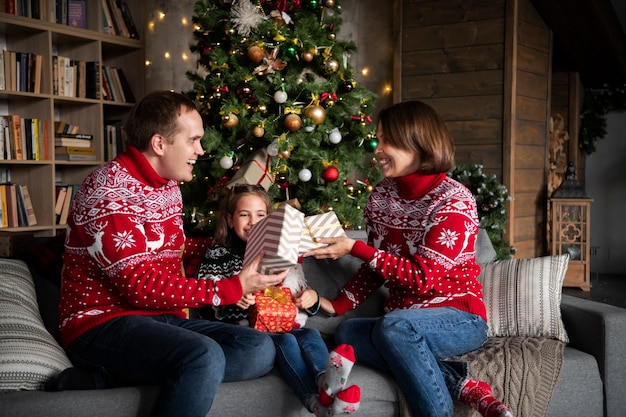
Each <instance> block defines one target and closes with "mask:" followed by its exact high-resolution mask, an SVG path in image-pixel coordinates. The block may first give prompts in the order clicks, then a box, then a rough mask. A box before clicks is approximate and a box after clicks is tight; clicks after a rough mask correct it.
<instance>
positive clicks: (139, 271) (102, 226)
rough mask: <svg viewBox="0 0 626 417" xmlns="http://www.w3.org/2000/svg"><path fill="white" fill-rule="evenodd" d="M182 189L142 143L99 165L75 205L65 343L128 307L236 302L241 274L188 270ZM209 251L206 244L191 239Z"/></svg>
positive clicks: (147, 310) (64, 300)
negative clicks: (215, 277)
mask: <svg viewBox="0 0 626 417" xmlns="http://www.w3.org/2000/svg"><path fill="white" fill-rule="evenodd" d="M184 244H185V234H184V231H183V222H182V197H181V193H180V189H179V187H178V184H177V182H176V181H172V180H166V179H164V178H162V177H161V176H159V175H158V174H157V173H156V172H155V171H154V169H153V168H152V167H151V165H150V164H149V163H148V161H147V160H146V158H145V157H144V156H143V154H142V153H141V152H139V151H138V150H137V149H136V148H133V147H130V148H129V149H128V151H127V152H125V153H123V154H120V155H118V156H117V157H116V158H115V159H114V160H113V161H110V162H108V163H106V164H105V165H103V166H101V167H99V168H98V169H96V170H94V171H93V172H92V173H91V174H90V175H89V176H88V177H87V178H86V179H85V180H84V182H83V183H82V185H81V186H80V187H79V189H78V191H77V193H76V195H75V196H74V200H73V202H72V208H71V210H70V216H69V218H68V224H67V236H66V239H65V252H64V254H63V262H64V269H63V284H62V288H61V299H60V303H59V317H60V325H59V328H60V331H61V343H62V345H63V346H67V345H69V344H70V343H71V342H72V341H73V340H74V339H75V338H76V337H77V336H79V335H80V334H82V333H84V332H85V331H87V330H89V329H92V328H93V327H95V326H98V325H100V324H103V323H106V322H108V321H109V320H111V319H113V318H116V317H120V316H125V315H131V314H135V315H146V316H148V315H161V314H172V315H175V316H178V317H185V316H186V311H185V310H184V309H185V308H189V307H201V306H207V305H221V304H233V303H236V302H237V301H238V300H239V299H240V298H241V296H242V288H241V283H240V281H239V279H238V277H236V276H235V277H233V278H231V279H224V280H220V281H212V280H208V279H195V278H187V277H186V276H185V275H184V273H183V270H182V260H181V252H182V250H183V247H184ZM190 249H192V250H193V251H194V252H195V253H186V254H185V256H197V257H198V258H199V257H201V256H202V255H204V251H205V250H206V248H204V247H195V246H194V247H193V248H189V247H188V248H185V250H186V251H188V250H190Z"/></svg>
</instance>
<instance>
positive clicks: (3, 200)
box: [0, 184, 9, 227]
mask: <svg viewBox="0 0 626 417" xmlns="http://www.w3.org/2000/svg"><path fill="white" fill-rule="evenodd" d="M8 211H9V210H8V204H7V191H6V185H5V184H0V227H9V216H8Z"/></svg>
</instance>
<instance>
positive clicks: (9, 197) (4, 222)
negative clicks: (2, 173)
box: [0, 183, 37, 228]
mask: <svg viewBox="0 0 626 417" xmlns="http://www.w3.org/2000/svg"><path fill="white" fill-rule="evenodd" d="M36 224H37V216H36V215H35V209H34V207H33V202H32V200H31V197H30V192H29V191H28V187H27V186H26V185H20V184H11V183H6V184H0V227H2V228H5V227H24V226H35V225H36Z"/></svg>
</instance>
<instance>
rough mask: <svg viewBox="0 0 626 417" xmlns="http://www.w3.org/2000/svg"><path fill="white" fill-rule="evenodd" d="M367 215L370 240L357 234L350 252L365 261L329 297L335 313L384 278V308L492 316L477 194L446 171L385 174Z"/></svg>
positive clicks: (366, 294)
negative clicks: (478, 252)
mask: <svg viewBox="0 0 626 417" xmlns="http://www.w3.org/2000/svg"><path fill="white" fill-rule="evenodd" d="M365 219H366V228H367V235H368V244H365V243H364V242H362V241H357V242H356V244H355V245H354V247H353V248H352V252H351V254H352V255H353V256H356V257H358V258H360V259H363V261H364V262H363V264H362V266H361V268H360V269H359V271H358V272H357V273H356V275H355V276H354V277H353V278H352V279H351V280H350V281H349V282H348V283H347V284H346V286H345V287H344V288H343V289H342V291H341V293H340V294H339V296H338V297H337V299H335V300H333V301H332V304H333V306H334V308H335V310H336V312H337V314H339V315H340V314H343V313H345V312H346V311H348V310H350V309H354V308H356V307H357V306H358V305H359V304H360V303H361V302H363V301H364V300H365V299H366V298H367V297H369V296H370V295H371V294H372V293H373V292H374V291H376V290H377V289H378V288H379V287H380V286H381V285H383V284H384V285H386V286H387V287H389V298H388V299H387V301H386V302H385V310H386V311H392V310H396V309H407V308H431V307H446V306H447V307H454V308H457V309H460V310H463V311H467V312H470V313H473V314H477V315H480V316H481V317H483V318H484V319H485V320H487V316H486V312H485V305H484V303H483V299H482V286H481V285H480V283H479V282H478V280H477V277H478V275H479V273H480V267H479V266H478V264H477V263H476V256H475V249H474V244H475V242H476V236H477V234H478V225H479V223H478V215H477V211H476V201H475V199H474V196H473V195H472V193H471V192H470V191H469V190H468V189H467V188H466V187H465V186H463V185H462V184H460V183H458V182H456V181H454V180H453V179H451V178H449V177H447V176H446V175H445V174H439V175H418V174H411V175H408V176H405V177H400V178H386V179H384V180H382V181H381V182H380V183H379V184H378V185H376V187H375V189H374V190H373V192H372V194H371V195H370V198H369V200H368V203H367V206H366V208H365Z"/></svg>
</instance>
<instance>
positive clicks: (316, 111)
mask: <svg viewBox="0 0 626 417" xmlns="http://www.w3.org/2000/svg"><path fill="white" fill-rule="evenodd" d="M304 115H305V116H306V117H307V118H309V119H311V121H312V122H313V123H315V124H316V125H319V124H321V123H323V122H324V120H326V110H325V109H324V107H322V106H320V105H319V104H311V105H310V106H307V107H306V108H305V109H304Z"/></svg>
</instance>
